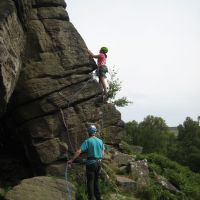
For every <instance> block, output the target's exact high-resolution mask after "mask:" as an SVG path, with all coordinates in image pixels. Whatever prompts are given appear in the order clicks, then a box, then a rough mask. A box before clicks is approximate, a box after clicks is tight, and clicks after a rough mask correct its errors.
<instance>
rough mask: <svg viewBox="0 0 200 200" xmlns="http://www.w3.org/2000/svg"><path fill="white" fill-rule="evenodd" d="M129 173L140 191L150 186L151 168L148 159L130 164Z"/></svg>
mask: <svg viewBox="0 0 200 200" xmlns="http://www.w3.org/2000/svg"><path fill="white" fill-rule="evenodd" d="M129 173H130V176H131V178H133V180H135V181H136V183H137V190H138V191H142V190H143V189H144V188H147V187H148V186H149V168H148V162H147V160H146V159H145V160H138V161H134V162H130V163H129Z"/></svg>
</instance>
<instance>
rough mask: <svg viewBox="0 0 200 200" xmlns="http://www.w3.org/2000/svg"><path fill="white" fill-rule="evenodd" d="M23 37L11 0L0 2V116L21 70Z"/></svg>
mask: <svg viewBox="0 0 200 200" xmlns="http://www.w3.org/2000/svg"><path fill="white" fill-rule="evenodd" d="M24 45H25V35H24V32H23V29H22V26H21V24H20V22H19V20H18V17H17V13H16V8H15V5H14V3H13V1H11V0H1V2H0V88H1V92H0V116H1V115H2V114H3V113H5V110H6V106H7V104H8V102H9V99H10V97H11V95H12V93H13V90H14V88H15V85H16V82H17V80H18V76H19V72H20V69H21V65H22V62H21V58H20V57H21V53H22V52H23V49H24Z"/></svg>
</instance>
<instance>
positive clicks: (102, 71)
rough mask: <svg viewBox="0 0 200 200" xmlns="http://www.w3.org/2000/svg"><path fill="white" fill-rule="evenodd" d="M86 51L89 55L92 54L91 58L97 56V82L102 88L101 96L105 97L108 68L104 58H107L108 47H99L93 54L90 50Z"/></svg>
mask: <svg viewBox="0 0 200 200" xmlns="http://www.w3.org/2000/svg"><path fill="white" fill-rule="evenodd" d="M88 52H89V54H90V56H92V57H93V58H97V66H98V69H97V76H98V77H99V83H100V85H101V89H102V96H103V98H104V97H107V81H106V78H107V77H106V73H107V72H108V68H107V66H106V59H107V53H108V48H107V47H101V49H100V51H99V54H98V55H94V54H93V53H92V52H91V51H90V50H89V51H88Z"/></svg>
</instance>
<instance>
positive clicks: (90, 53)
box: [88, 50, 99, 58]
mask: <svg viewBox="0 0 200 200" xmlns="http://www.w3.org/2000/svg"><path fill="white" fill-rule="evenodd" d="M88 53H89V55H90V56H92V57H93V58H99V55H94V54H93V53H92V52H91V51H90V50H88Z"/></svg>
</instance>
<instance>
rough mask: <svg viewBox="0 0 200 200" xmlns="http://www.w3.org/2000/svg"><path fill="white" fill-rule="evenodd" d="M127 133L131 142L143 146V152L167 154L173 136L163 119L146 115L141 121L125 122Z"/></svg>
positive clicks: (173, 138)
mask: <svg viewBox="0 0 200 200" xmlns="http://www.w3.org/2000/svg"><path fill="white" fill-rule="evenodd" d="M125 127H126V131H127V135H128V136H129V138H130V137H132V139H130V141H131V143H132V144H134V145H140V146H142V147H143V151H144V153H152V152H159V153H163V154H165V155H166V154H167V152H168V148H169V146H170V143H172V142H173V141H174V140H175V136H174V135H173V134H172V133H171V132H170V131H169V129H168V127H167V125H166V123H165V121H164V120H163V119H162V118H160V117H154V116H151V115H149V116H147V117H146V118H145V119H144V120H143V121H142V122H141V123H139V124H137V123H136V122H135V121H132V122H128V123H126V126H125Z"/></svg>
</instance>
